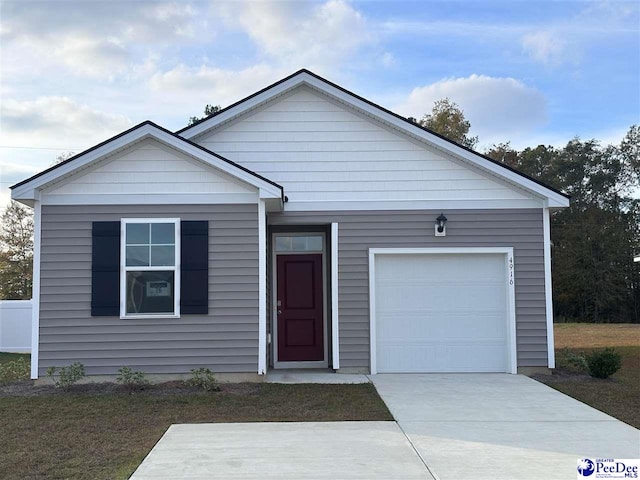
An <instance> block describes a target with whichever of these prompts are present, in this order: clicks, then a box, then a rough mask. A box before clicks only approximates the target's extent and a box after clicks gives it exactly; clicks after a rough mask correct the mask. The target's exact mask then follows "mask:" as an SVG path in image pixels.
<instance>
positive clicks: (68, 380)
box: [47, 362, 84, 391]
mask: <svg viewBox="0 0 640 480" xmlns="http://www.w3.org/2000/svg"><path fill="white" fill-rule="evenodd" d="M57 370H58V367H49V368H47V376H48V377H49V378H50V379H51V380H53V384H54V385H55V386H56V388H60V389H62V390H65V391H67V390H69V388H70V387H71V385H73V384H75V383H77V382H78V381H79V380H80V379H82V378H83V377H84V365H83V364H82V363H80V362H75V363H72V364H71V365H69V366H66V367H62V368H60V373H58V376H57V377H56V376H55V373H56V371H57Z"/></svg>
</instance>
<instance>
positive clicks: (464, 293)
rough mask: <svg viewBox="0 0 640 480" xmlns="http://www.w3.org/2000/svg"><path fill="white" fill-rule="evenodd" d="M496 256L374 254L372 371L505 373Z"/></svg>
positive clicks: (501, 284)
mask: <svg viewBox="0 0 640 480" xmlns="http://www.w3.org/2000/svg"><path fill="white" fill-rule="evenodd" d="M506 268H507V267H506V262H505V255H504V254H478V253H473V254H376V255H375V280H374V282H375V307H374V308H375V325H376V326H375V329H376V334H375V335H376V340H375V341H376V363H377V370H378V372H379V373H384V372H387V373H392V372H425V373H426V372H507V371H508V370H509V367H508V365H509V348H508V346H509V343H508V337H509V335H508V332H509V328H508V323H507V322H508V311H509V308H508V301H507V294H508V287H507V275H506Z"/></svg>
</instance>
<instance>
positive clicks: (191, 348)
mask: <svg viewBox="0 0 640 480" xmlns="http://www.w3.org/2000/svg"><path fill="white" fill-rule="evenodd" d="M123 217H171V218H176V217H179V218H180V219H182V220H208V221H209V315H183V316H182V317H181V318H178V319H128V320H121V319H120V318H119V317H92V316H91V227H92V222H94V221H113V220H120V218H123ZM41 258H42V260H41V293H40V347H39V348H40V357H39V375H40V376H43V375H45V372H46V369H47V367H48V366H51V365H58V366H60V365H66V364H69V363H72V362H74V361H80V362H82V363H83V364H84V365H85V367H86V370H87V374H89V375H100V374H114V373H116V372H117V370H118V369H119V368H120V367H122V366H125V365H126V366H130V367H132V368H134V369H136V370H141V371H143V372H145V373H171V374H179V373H188V372H189V370H191V369H192V368H197V367H209V368H211V369H212V370H213V371H215V372H257V369H258V209H257V205H149V206H147V205H145V206H141V205H134V206H131V205H95V206H66V205H65V206H43V207H42V257H41Z"/></svg>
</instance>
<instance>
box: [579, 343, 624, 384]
mask: <svg viewBox="0 0 640 480" xmlns="http://www.w3.org/2000/svg"><path fill="white" fill-rule="evenodd" d="M587 365H588V367H589V375H591V376H592V377H596V378H609V376H611V375H613V374H614V373H616V372H617V371H618V370H620V367H621V366H622V356H621V355H620V354H619V353H618V352H616V351H615V350H614V349H613V348H605V349H604V350H597V351H595V352H593V353H591V354H590V355H589V356H587Z"/></svg>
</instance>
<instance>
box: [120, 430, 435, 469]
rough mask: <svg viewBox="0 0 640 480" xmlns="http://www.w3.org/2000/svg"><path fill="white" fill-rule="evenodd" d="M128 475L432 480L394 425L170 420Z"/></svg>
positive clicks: (408, 443) (404, 437) (400, 431)
mask: <svg viewBox="0 0 640 480" xmlns="http://www.w3.org/2000/svg"><path fill="white" fill-rule="evenodd" d="M131 478H132V479H133V480H163V479H166V480H169V479H171V480H175V479H190V480H196V479H202V480H209V479H221V480H222V479H224V480H227V479H252V480H255V479H274V480H275V479H278V480H298V479H300V480H305V479H308V480H312V479H313V480H316V479H326V480H341V479H354V480H355V479H358V480H369V479H371V480H389V479H394V478H399V479H406V480H413V479H415V480H418V479H420V480H424V479H431V478H432V477H431V476H430V475H429V473H428V470H427V468H426V467H425V465H424V463H423V462H422V460H421V459H420V457H419V456H418V455H417V454H416V452H415V450H414V449H413V447H412V446H411V443H410V442H409V441H408V440H407V438H406V436H405V435H404V434H403V433H402V430H401V429H400V428H399V427H398V425H397V424H396V423H395V422H322V423H313V422H309V423H296V422H291V423H217V424H215V423H208V424H200V425H172V426H171V427H169V429H168V430H167V432H166V433H165V434H164V436H163V437H162V438H161V439H160V441H159V442H158V443H157V444H156V446H155V447H154V448H153V450H151V453H149V455H148V456H147V458H145V459H144V461H143V462H142V464H141V465H140V467H138V469H137V470H136V472H135V473H134V474H133V476H132V477H131Z"/></svg>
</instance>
